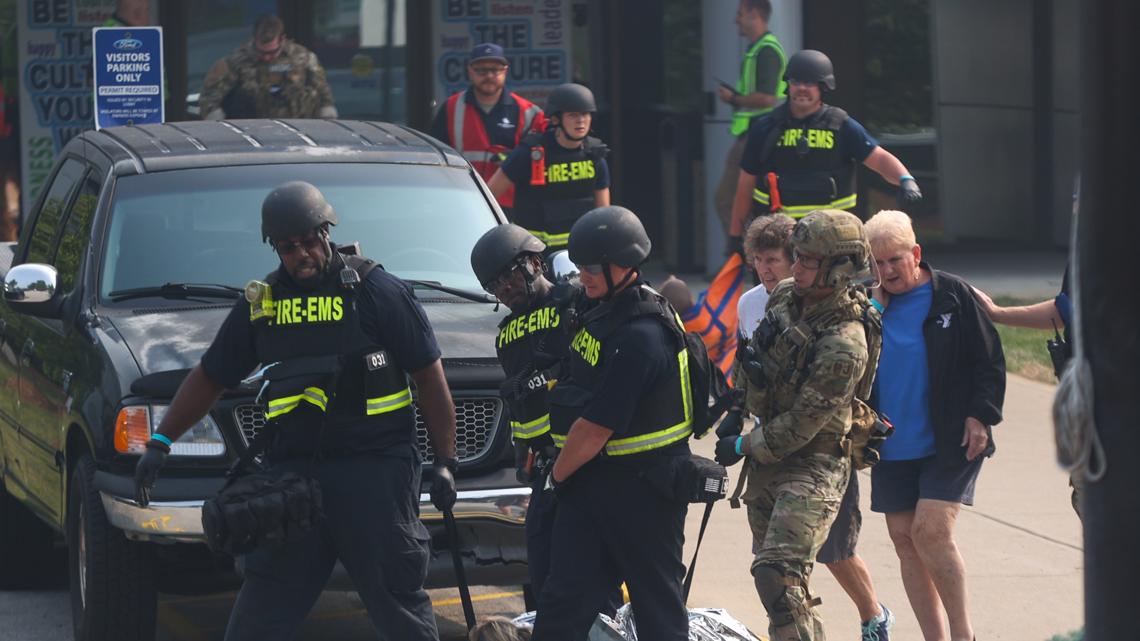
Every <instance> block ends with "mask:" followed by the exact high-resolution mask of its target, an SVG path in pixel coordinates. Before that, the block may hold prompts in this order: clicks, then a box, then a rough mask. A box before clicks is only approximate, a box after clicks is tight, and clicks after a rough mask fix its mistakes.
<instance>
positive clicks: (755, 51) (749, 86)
mask: <svg viewBox="0 0 1140 641" xmlns="http://www.w3.org/2000/svg"><path fill="white" fill-rule="evenodd" d="M764 47H771V48H772V50H773V51H775V52H776V55H777V56H779V58H780V70H779V73H778V74H777V76H776V78H777V80H776V93H775V96H776V97H777V98H779V97H780V96H783V95H784V94H785V93H787V89H788V83H787V81H786V80H784V70H785V69H786V68H787V66H788V56H787V54H785V53H784V47H783V46H782V45H781V44H780V41H779V40H777V39H776V36H774V35H772V32H771V31H769V32H767V33H765V34H764V35H763V36H762V37H761V38H760V39H759V40H757V41H756V42H754V43H752V46H751V47H749V49H748V52H747V53H745V54H744V60H742V61H741V62H740V78H738V79H737V80H736V93H738V94H739V95H741V96H747V95H748V94H750V93H755V92H756V57H757V56H758V55H760V50H761V49H763V48H764ZM770 111H772V107H764V108H762V109H742V110H740V111H735V112H733V114H732V127H731V128H730V131H731V132H732V135H733V136H741V135H744V134H745V133H748V127H749V125H751V124H752V119H753V118H758V117H760V116H763V115H764V114H766V113H768V112H770Z"/></svg>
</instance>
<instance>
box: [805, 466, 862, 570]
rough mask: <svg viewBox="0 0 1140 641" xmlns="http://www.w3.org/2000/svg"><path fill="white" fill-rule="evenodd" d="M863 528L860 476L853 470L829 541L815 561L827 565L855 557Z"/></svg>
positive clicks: (830, 532)
mask: <svg viewBox="0 0 1140 641" xmlns="http://www.w3.org/2000/svg"><path fill="white" fill-rule="evenodd" d="M862 528H863V513H862V512H860V511H859V474H858V473H857V472H856V471H855V468H854V467H852V468H851V479H850V480H849V481H848V482H847V491H846V492H844V493H843V502H842V503H840V504H839V512H837V513H836V515H835V521H834V522H832V524H831V530H830V531H829V532H828V533H827V540H826V541H824V542H823V547H821V548H819V553H818V554H816V555H815V560H816V561H818V562H820V563H823V564H827V563H838V562H839V561H845V560H847V559H850V558H851V557H853V556H855V544H856V543H858V542H859V530H861V529H862Z"/></svg>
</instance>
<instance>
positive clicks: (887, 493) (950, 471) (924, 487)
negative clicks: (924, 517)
mask: <svg viewBox="0 0 1140 641" xmlns="http://www.w3.org/2000/svg"><path fill="white" fill-rule="evenodd" d="M983 460H984V457H981V456H979V457H978V458H976V459H974V460H973V461H967V460H966V459H965V457H963V458H962V459H961V461H960V462H959V461H949V462H947V461H941V462H940V461H938V459H937V457H935V456H928V457H926V458H920V459H912V460H908V461H879V464H878V465H876V466H875V467H873V468H871V511H872V512H885V513H890V512H910V511H912V510H914V508H915V506H916V505H918V500H919V499H934V500H937V501H951V502H953V503H961V504H962V505H973V504H974V483H975V482H977V480H978V473H979V472H981V471H982V461H983Z"/></svg>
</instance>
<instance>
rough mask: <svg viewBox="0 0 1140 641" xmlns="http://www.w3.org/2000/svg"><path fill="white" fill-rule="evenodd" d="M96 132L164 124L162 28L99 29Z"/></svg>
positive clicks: (96, 50) (96, 54)
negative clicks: (115, 128)
mask: <svg viewBox="0 0 1140 641" xmlns="http://www.w3.org/2000/svg"><path fill="white" fill-rule="evenodd" d="M94 42H95V47H94V52H95V57H94V63H93V64H94V67H95V128H96V129H102V128H103V127H114V126H115V125H146V124H157V123H160V122H162V121H163V119H164V114H165V112H164V111H163V105H162V27H96V29H95V36H94Z"/></svg>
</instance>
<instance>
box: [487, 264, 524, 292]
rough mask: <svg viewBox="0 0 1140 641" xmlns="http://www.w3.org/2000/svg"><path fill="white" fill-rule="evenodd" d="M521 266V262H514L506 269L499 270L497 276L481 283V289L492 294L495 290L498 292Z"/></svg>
mask: <svg viewBox="0 0 1140 641" xmlns="http://www.w3.org/2000/svg"><path fill="white" fill-rule="evenodd" d="M521 266H522V264H521V263H515V264H514V265H511V266H510V267H508V268H507V269H504V270H503V271H501V272H499V275H498V276H496V277H494V278H492V279H491V280H489V281H487V282H485V283H483V291H485V292H487V293H488V294H491V295H492V296H494V295H495V293H496V292H498V291H499V290H500V289H502V288H503V287H506V286H507V283H509V282H511V279H513V278H514V276H515V272H517V271H518V270H519V267H521Z"/></svg>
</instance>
